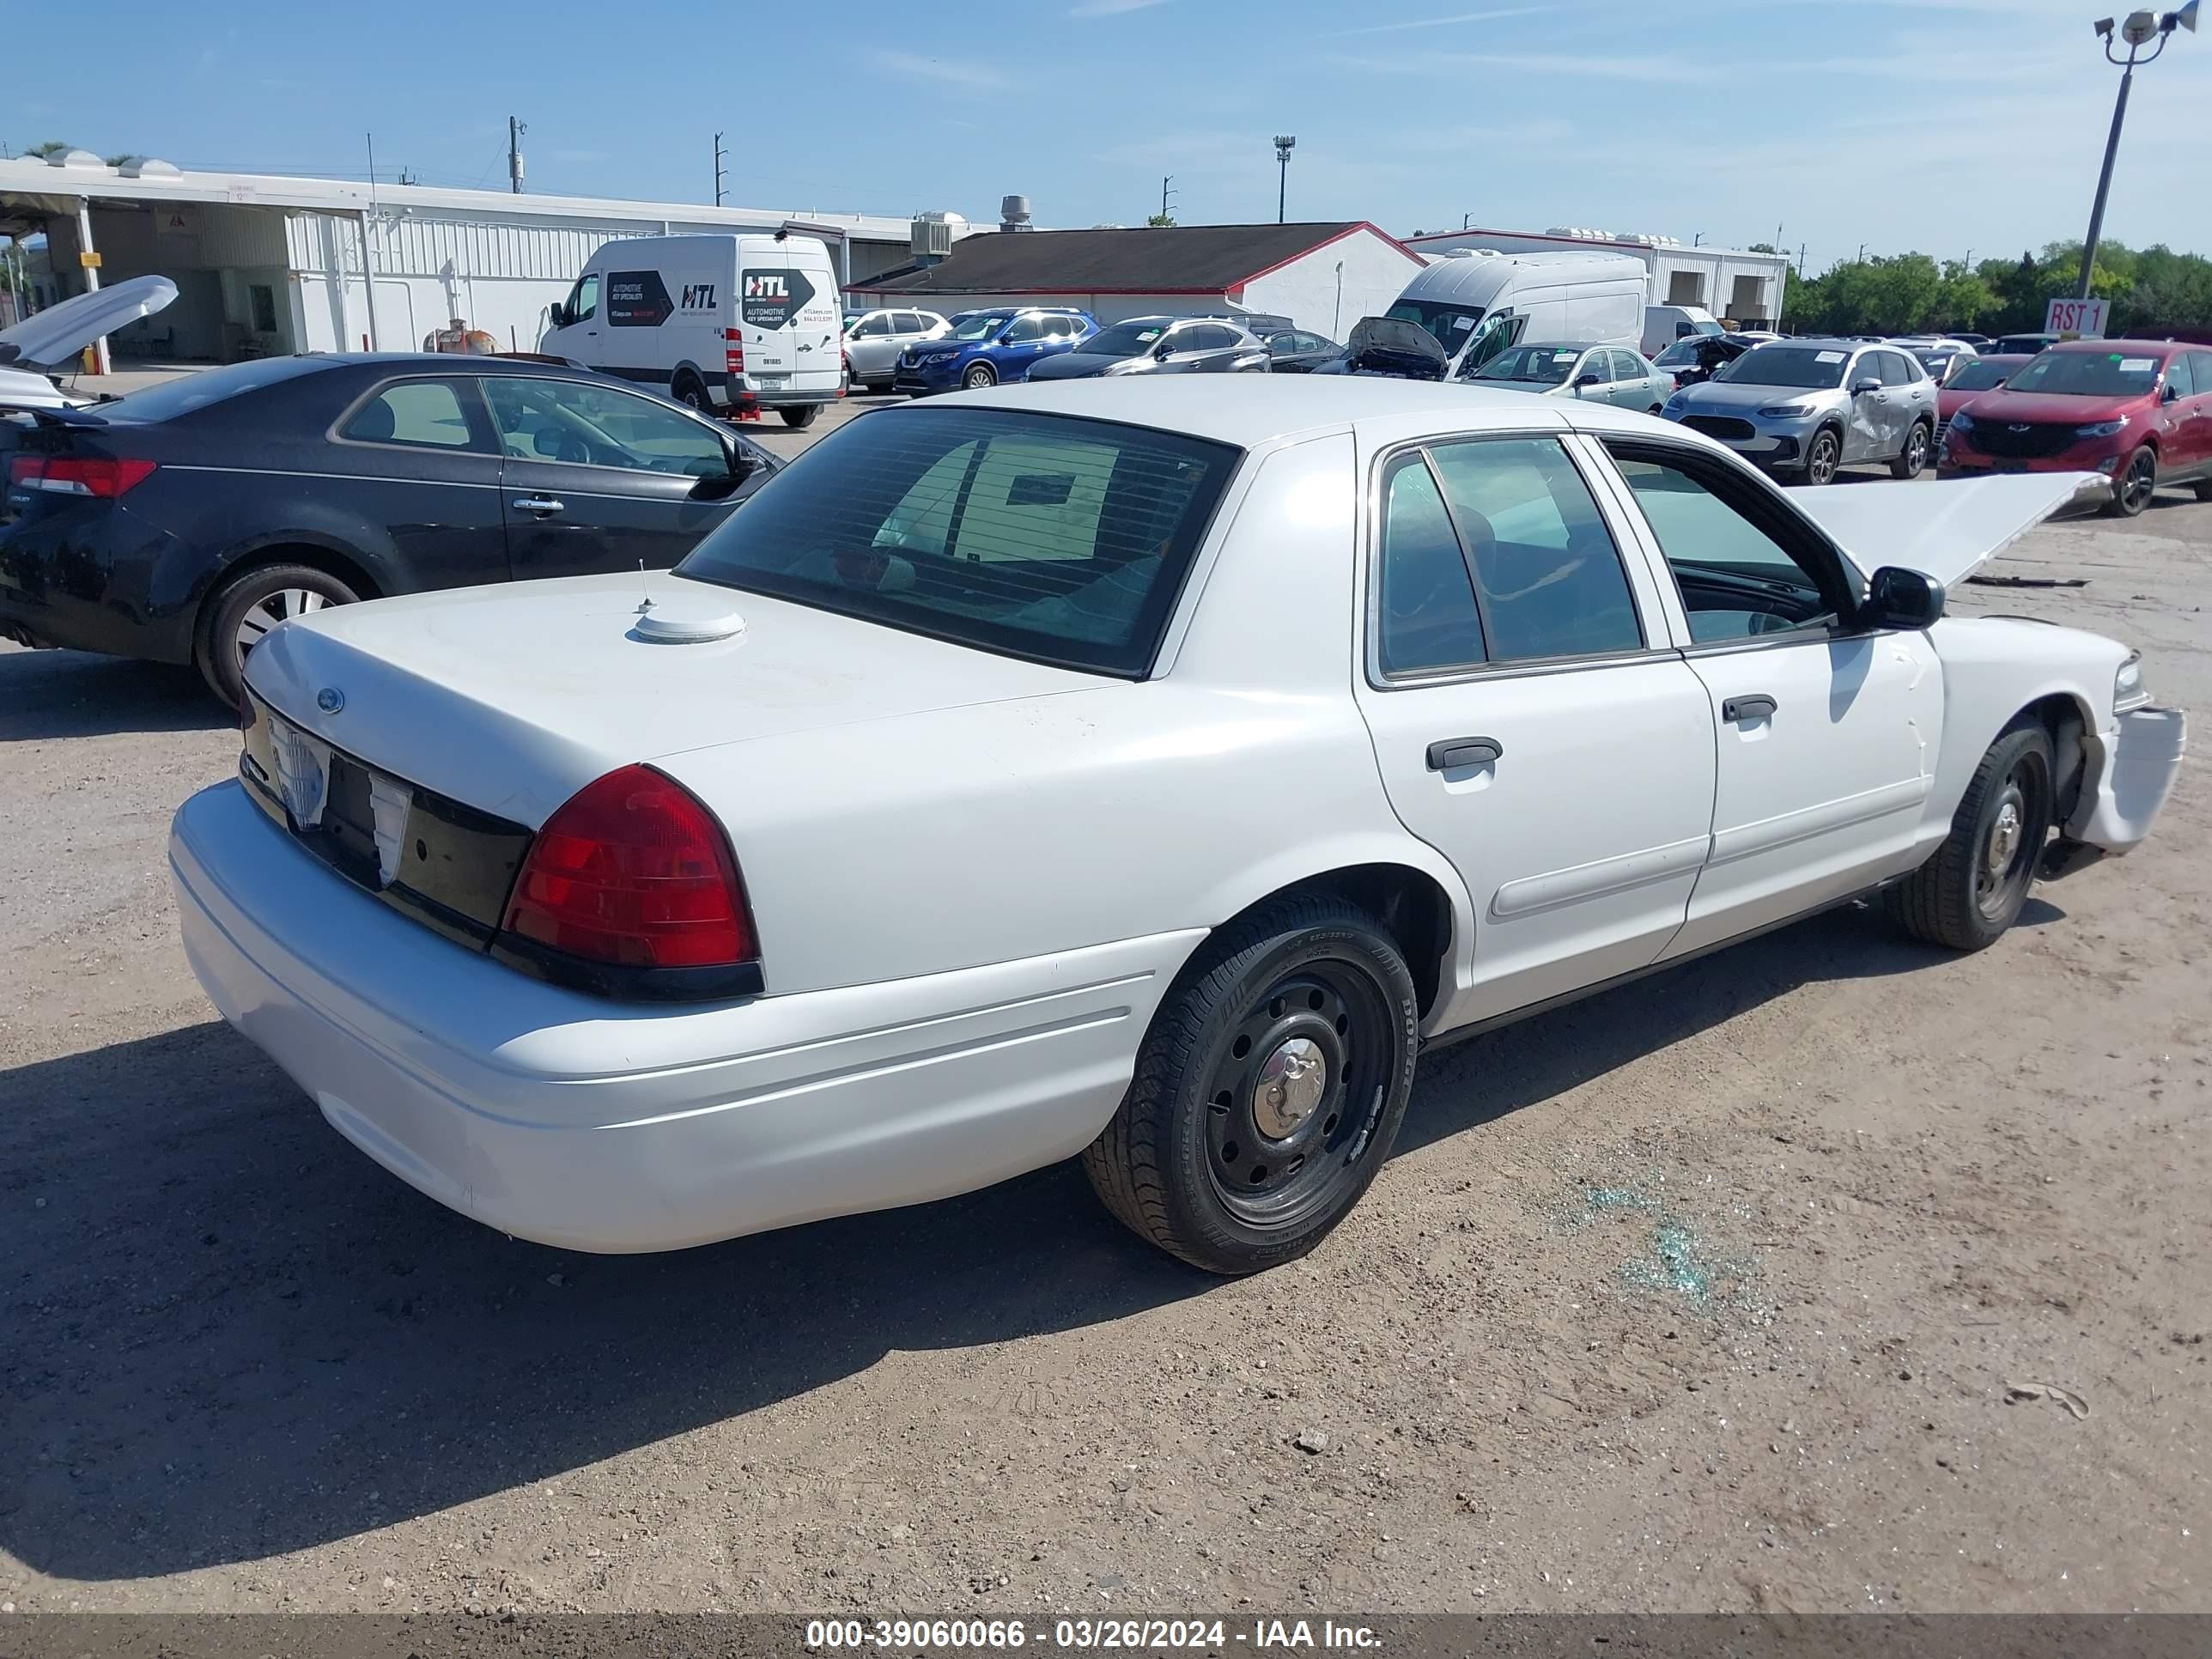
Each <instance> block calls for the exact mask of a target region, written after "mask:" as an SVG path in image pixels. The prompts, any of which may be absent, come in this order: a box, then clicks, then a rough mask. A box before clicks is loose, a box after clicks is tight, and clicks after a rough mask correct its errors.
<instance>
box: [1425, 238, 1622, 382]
mask: <svg viewBox="0 0 2212 1659" xmlns="http://www.w3.org/2000/svg"><path fill="white" fill-rule="evenodd" d="M1650 297H1651V294H1650V273H1649V272H1648V271H1646V270H1645V269H1644V264H1643V262H1642V261H1641V260H1639V259H1632V258H1627V257H1626V256H1625V255H1622V254H1617V253H1492V252H1488V251H1486V250H1484V249H1480V248H1454V249H1452V250H1451V252H1449V253H1447V254H1445V255H1444V257H1443V258H1441V259H1438V260H1437V262H1436V263H1435V264H1432V265H1431V266H1430V267H1429V268H1428V269H1427V270H1424V271H1422V272H1421V273H1420V274H1419V276H1415V277H1414V278H1413V281H1412V282H1410V283H1407V285H1406V291H1405V292H1404V293H1403V294H1401V295H1399V296H1398V298H1397V300H1396V301H1395V303H1393V304H1392V306H1391V307H1390V309H1389V313H1388V314H1389V315H1390V316H1393V317H1400V318H1403V319H1405V320H1406V321H1407V322H1413V323H1419V325H1421V326H1422V327H1424V328H1425V329H1427V330H1428V331H1429V332H1430V333H1431V334H1433V335H1435V336H1436V337H1437V340H1438V342H1439V343H1442V345H1443V349H1444V355H1445V356H1447V357H1449V359H1450V360H1451V362H1450V367H1449V368H1448V369H1447V370H1446V374H1447V377H1448V378H1449V379H1452V380H1469V379H1472V378H1473V376H1474V372H1475V370H1477V369H1479V368H1481V367H1482V366H1483V365H1484V364H1485V363H1486V362H1489V361H1490V360H1491V359H1492V357H1494V356H1497V355H1498V353H1499V352H1501V351H1503V350H1504V349H1505V348H1506V347H1507V346H1509V345H1511V344H1512V343H1514V342H1515V341H1516V340H1527V341H1528V342H1530V343H1532V344H1533V343H1547V344H1548V343H1553V342H1557V343H1559V344H1562V345H1565V344H1576V345H1618V346H1626V347H1627V348H1629V349H1631V350H1633V349H1635V348H1636V346H1637V343H1638V340H1639V339H1640V338H1641V337H1642V335H1643V331H1644V307H1645V305H1646V304H1647V303H1648V302H1649V301H1650Z"/></svg>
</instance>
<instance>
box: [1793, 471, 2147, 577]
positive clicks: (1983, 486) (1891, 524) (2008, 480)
mask: <svg viewBox="0 0 2212 1659" xmlns="http://www.w3.org/2000/svg"><path fill="white" fill-rule="evenodd" d="M2111 487H2112V480H2110V479H2109V478H2106V477H2104V476H2103V475H2101V474H2100V473H2095V472H2021V473H2015V474H2012V475H2010V476H2008V477H1996V478H1967V479H1959V480H1947V481H1945V482H1943V483H1936V484H1930V483H1924V482H1917V483H1839V484H1832V485H1830V486H1829V487H1828V488H1827V489H1794V490H1792V491H1790V501H1791V502H1792V503H1793V504H1794V505H1796V507H1799V508H1801V509H1802V511H1803V512H1804V513H1805V516H1806V517H1808V518H1809V519H1811V520H1813V521H1814V523H1815V524H1817V525H1819V526H1820V528H1821V529H1823V530H1825V531H1826V532H1828V534H1829V535H1830V536H1832V537H1833V538H1835V540H1836V543H1837V544H1838V545H1839V546H1840V547H1842V549H1843V550H1844V551H1845V552H1846V553H1848V554H1850V556H1851V559H1852V561H1853V562H1855V563H1856V564H1857V566H1858V567H1859V569H1860V571H1861V573H1862V574H1869V575H1870V574H1873V573H1874V571H1875V570H1876V569H1877V568H1880V567H1881V566H1883V565H1898V566H1900V567H1902V568H1905V569H1907V570H1917V571H1920V572H1922V573H1923V574H1927V575H1930V576H1933V577H1935V578H1936V580H1937V581H1939V582H1942V583H1943V584H1944V585H1945V586H1950V585H1951V584H1953V583H1954V582H1960V581H1963V580H1966V578H1967V577H1968V576H1970V575H1972V574H1973V573H1974V572H1975V571H1976V570H1978V569H1979V568H1981V567H1982V566H1983V565H1984V563H1985V562H1988V561H1989V560H1990V559H1992V558H1994V557H1996V556H1997V555H1998V554H1999V553H2001V552H2002V551H2003V550H2005V549H2006V548H2008V547H2009V546H2011V545H2012V544H2013V543H2015V542H2016V541H2018V540H2019V539H2020V538H2021V537H2022V536H2024V535H2026V534H2027V532H2029V531H2031V530H2033V529H2034V528H2035V526H2038V525H2039V524H2041V523H2042V522H2043V521H2044V520H2045V519H2047V518H2049V517H2050V516H2051V514H2052V513H2056V512H2057V511H2058V510H2059V509H2060V508H2061V507H2067V506H2070V505H2071V504H2072V503H2073V502H2074V501H2075V497H2076V496H2077V495H2083V494H2085V493H2088V494H2091V495H2092V498H2093V499H2100V500H2101V499H2103V494H2102V492H2106V491H2108V490H2109V489H2111Z"/></svg>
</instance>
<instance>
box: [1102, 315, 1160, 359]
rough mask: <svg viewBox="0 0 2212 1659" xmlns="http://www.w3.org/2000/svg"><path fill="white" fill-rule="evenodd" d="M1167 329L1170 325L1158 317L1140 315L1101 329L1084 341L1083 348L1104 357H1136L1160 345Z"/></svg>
mask: <svg viewBox="0 0 2212 1659" xmlns="http://www.w3.org/2000/svg"><path fill="white" fill-rule="evenodd" d="M1167 329H1168V325H1166V324H1165V323H1164V322H1162V321H1161V320H1160V319H1158V318H1157V317H1140V318H1138V319H1135V320H1133V321H1131V322H1127V323H1115V325H1113V326H1111V327H1110V328H1102V329H1100V330H1099V331H1097V333H1096V334H1094V335H1092V336H1091V337H1090V339H1088V340H1086V341H1085V342H1084V346H1083V349H1085V351H1091V352H1096V353H1097V354H1098V356H1102V357H1134V356H1137V355H1138V354H1139V352H1145V351H1150V350H1152V349H1153V348H1154V347H1155V346H1157V345H1158V344H1159V343H1160V337H1162V336H1163V335H1164V334H1165V333H1166V332H1167Z"/></svg>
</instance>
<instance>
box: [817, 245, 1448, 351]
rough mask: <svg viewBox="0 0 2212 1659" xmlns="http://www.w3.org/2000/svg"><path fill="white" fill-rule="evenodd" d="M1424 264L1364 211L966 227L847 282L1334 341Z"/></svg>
mask: <svg viewBox="0 0 2212 1659" xmlns="http://www.w3.org/2000/svg"><path fill="white" fill-rule="evenodd" d="M1426 263H1427V262H1426V261H1425V260H1424V259H1423V258H1421V257H1420V256H1419V254H1417V253H1413V252H1409V251H1408V250H1407V248H1406V246H1404V245H1403V244H1402V243H1401V242H1399V241H1397V240H1395V239H1393V238H1391V237H1390V236H1388V235H1386V234H1383V232H1382V231H1380V230H1378V229H1376V228H1375V227H1374V226H1373V225H1371V224H1369V223H1367V222H1365V221H1364V220H1351V221H1340V222H1335V223H1328V224H1290V225H1265V224H1263V225H1183V226H1165V227H1160V228H1150V227H1148V228H1144V229H1136V230H1129V229H1101V230H1038V231H1028V232H1024V233H1022V234H1006V233H1000V234H988V235H981V236H969V238H967V239H966V240H963V241H961V242H959V243H957V244H956V245H955V246H953V248H952V250H951V255H950V257H948V258H945V259H944V260H943V261H942V262H940V263H938V264H927V265H923V266H921V268H920V269H916V270H908V271H905V272H902V273H898V274H893V275H886V276H884V277H883V278H881V279H880V280H879V281H877V282H870V281H867V280H865V279H864V280H860V281H857V282H854V283H848V285H847V297H848V300H849V301H852V302H853V303H854V304H857V305H866V306H882V305H926V306H929V307H933V309H935V310H938V311H943V312H947V313H950V312H953V311H962V310H972V309H974V308H975V307H980V306H1003V305H1030V306H1073V307H1078V308H1079V309H1081V310H1084V311H1087V312H1089V313H1091V315H1092V316H1094V317H1096V318H1097V319H1098V320H1099V321H1100V322H1102V323H1113V322H1119V321H1121V319H1123V318H1126V317H1147V316H1176V317H1192V316H1199V315H1201V314H1204V313H1237V312H1258V313H1273V314H1274V315H1278V316H1284V317H1288V318H1289V319H1291V321H1292V322H1293V323H1295V324H1296V325H1297V326H1298V327H1300V328H1303V329H1310V330H1312V331H1314V332H1316V333H1317V334H1325V335H1327V336H1328V337H1329V338H1331V339H1333V340H1340V339H1342V338H1343V337H1344V333H1343V331H1344V330H1346V329H1348V328H1350V327H1351V326H1352V324H1354V323H1355V322H1357V321H1358V320H1359V319H1361V318H1362V317H1365V316H1368V315H1370V314H1371V313H1376V312H1379V311H1383V310H1385V309H1387V308H1388V307H1389V304H1390V302H1391V301H1393V300H1395V299H1396V298H1397V297H1398V296H1399V295H1401V293H1403V292H1404V291H1405V288H1406V284H1407V283H1410V282H1411V281H1413V277H1414V275H1415V274H1416V273H1417V272H1419V270H1421V268H1422V266H1423V265H1424V264H1426Z"/></svg>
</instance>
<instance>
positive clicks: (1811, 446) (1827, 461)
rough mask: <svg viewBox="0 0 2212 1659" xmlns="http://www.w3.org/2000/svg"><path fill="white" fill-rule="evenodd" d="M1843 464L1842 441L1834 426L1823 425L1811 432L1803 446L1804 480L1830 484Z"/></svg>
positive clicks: (1816, 483)
mask: <svg viewBox="0 0 2212 1659" xmlns="http://www.w3.org/2000/svg"><path fill="white" fill-rule="evenodd" d="M1843 464H1844V441H1843V439H1842V438H1841V437H1839V436H1838V435H1837V432H1836V429H1835V428H1833V427H1832V426H1824V427H1822V428H1820V430H1819V431H1818V432H1815V433H1814V435H1813V437H1812V441H1810V442H1808V444H1807V445H1806V446H1805V482H1806V483H1808V484H1813V485H1815V486H1817V485H1820V484H1832V483H1835V481H1836V472H1837V470H1838V468H1839V467H1841V466H1842V465H1843Z"/></svg>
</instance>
